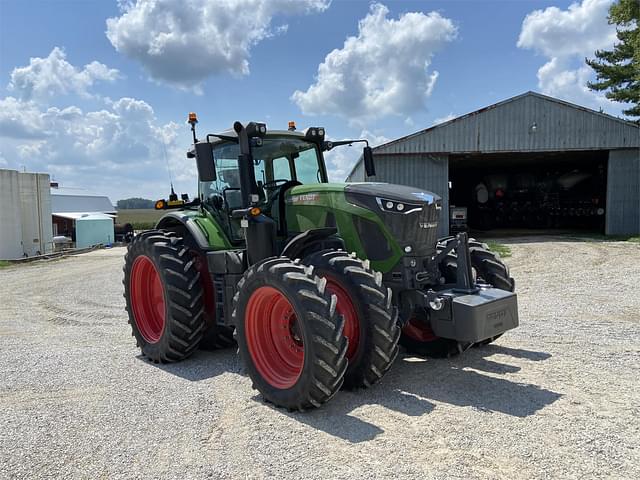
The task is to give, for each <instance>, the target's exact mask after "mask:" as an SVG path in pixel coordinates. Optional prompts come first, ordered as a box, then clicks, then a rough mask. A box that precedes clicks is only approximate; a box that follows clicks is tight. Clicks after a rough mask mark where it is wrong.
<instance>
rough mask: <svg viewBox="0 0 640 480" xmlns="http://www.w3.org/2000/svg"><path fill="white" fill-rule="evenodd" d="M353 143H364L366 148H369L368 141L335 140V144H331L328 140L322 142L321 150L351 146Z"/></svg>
mask: <svg viewBox="0 0 640 480" xmlns="http://www.w3.org/2000/svg"><path fill="white" fill-rule="evenodd" d="M353 143H366V144H367V147H368V146H369V141H368V140H366V139H364V138H363V139H360V140H337V141H335V142H332V141H331V140H328V141H326V142H323V144H322V150H323V151H327V152H328V151H329V150H331V149H332V148H334V147H340V146H341V145H351V144H353Z"/></svg>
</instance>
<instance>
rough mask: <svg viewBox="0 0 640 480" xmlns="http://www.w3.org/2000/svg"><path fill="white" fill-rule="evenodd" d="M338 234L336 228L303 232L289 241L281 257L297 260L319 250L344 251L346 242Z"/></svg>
mask: <svg viewBox="0 0 640 480" xmlns="http://www.w3.org/2000/svg"><path fill="white" fill-rule="evenodd" d="M337 232H338V229H337V228H334V227H327V228H314V229H312V230H307V231H306V232H302V233H300V234H299V235H296V236H295V237H293V238H292V239H291V240H289V242H288V243H287V245H286V246H285V247H284V249H283V250H282V254H281V255H282V256H283V257H289V258H290V259H291V260H295V259H296V258H303V257H305V256H307V255H309V254H310V253H311V252H317V251H319V250H326V249H329V248H332V249H344V248H345V245H344V241H343V240H342V238H340V237H339V236H337V235H336V233H337Z"/></svg>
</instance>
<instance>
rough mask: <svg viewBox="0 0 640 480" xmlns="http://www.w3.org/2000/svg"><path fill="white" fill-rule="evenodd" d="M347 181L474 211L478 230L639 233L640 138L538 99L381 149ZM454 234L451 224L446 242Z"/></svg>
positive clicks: (445, 226) (445, 218) (639, 133)
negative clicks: (369, 173) (417, 193)
mask: <svg viewBox="0 0 640 480" xmlns="http://www.w3.org/2000/svg"><path fill="white" fill-rule="evenodd" d="M373 151H374V156H375V163H376V176H375V177H370V178H366V179H365V175H364V168H363V165H362V159H361V160H360V162H358V163H357V164H356V166H355V167H354V168H353V170H352V172H351V174H350V175H349V177H348V179H347V180H348V181H364V180H366V181H378V182H388V183H396V184H403V185H411V186H415V187H418V188H421V189H424V190H429V191H432V192H434V193H436V194H438V195H440V196H441V197H442V203H443V211H444V212H449V207H450V206H454V205H455V206H456V207H466V208H467V211H468V222H469V225H470V226H471V227H472V228H475V229H479V230H490V229H493V228H512V227H522V228H527V229H532V228H535V229H540V230H547V229H583V230H588V231H592V232H602V233H606V234H607V235H625V234H638V233H640V128H639V127H638V125H635V124H633V123H630V122H626V121H624V120H621V119H619V118H616V117H612V116H610V115H606V114H604V113H600V112H596V111H594V110H590V109H587V108H584V107H581V106H578V105H574V104H571V103H568V102H564V101H561V100H558V99H555V98H552V97H548V96H545V95H541V94H539V93H535V92H527V93H525V94H523V95H519V96H517V97H513V98H510V99H508V100H505V101H502V102H500V103H496V104H495V105H491V106H489V107H486V108H482V109H480V110H477V111H475V112H472V113H469V114H467V115H464V116H462V117H458V118H455V119H453V120H450V121H448V122H445V123H442V124H439V125H436V126H433V127H431V128H428V129H426V130H422V131H420V132H417V133H414V134H412V135H408V136H406V137H403V138H400V139H397V140H394V141H391V142H389V143H386V144H384V145H380V146H378V147H376V148H374V150H373ZM448 231H449V215H446V214H445V215H442V221H441V225H440V233H441V234H442V235H445V234H447V233H448Z"/></svg>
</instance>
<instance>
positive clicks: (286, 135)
mask: <svg viewBox="0 0 640 480" xmlns="http://www.w3.org/2000/svg"><path fill="white" fill-rule="evenodd" d="M229 136H231V132H225V133H224V134H220V137H217V136H215V135H211V136H209V138H210V139H211V155H210V156H209V152H208V150H206V151H205V155H207V159H206V161H207V162H210V163H211V164H212V165H213V168H214V169H215V175H211V177H213V178H211V177H209V178H200V181H199V197H200V202H201V204H202V205H203V207H204V208H205V209H207V210H208V211H209V212H210V213H211V215H213V216H214V217H215V218H217V219H218V220H220V221H221V223H222V225H224V228H225V230H226V232H225V233H227V235H228V236H229V238H230V240H231V241H232V242H234V243H241V242H243V241H244V235H243V232H242V228H241V218H239V216H238V215H235V216H234V213H233V212H234V211H237V210H240V209H242V208H243V207H245V206H246V204H245V201H244V198H243V192H242V187H241V169H240V165H239V163H238V157H239V156H240V145H239V144H238V143H237V141H236V142H233V141H229V139H227V137H229ZM236 138H237V137H236ZM257 143H259V144H257V145H255V146H254V147H253V148H252V157H253V158H252V161H251V165H252V167H253V169H252V170H253V171H252V172H251V173H252V174H253V175H252V177H253V178H252V179H251V185H250V189H251V191H252V192H253V193H252V194H251V195H252V196H253V198H252V201H251V205H252V206H253V207H254V208H259V209H260V211H261V212H262V213H264V214H265V215H267V216H269V217H271V218H273V219H274V221H276V222H279V220H280V217H281V215H282V214H283V212H282V208H281V204H280V203H281V202H280V199H281V198H282V199H284V194H285V193H286V191H287V190H288V189H289V188H291V187H293V186H296V185H303V184H304V185H308V184H314V183H327V172H326V168H325V165H324V160H323V158H322V152H321V150H320V144H319V142H318V141H314V140H312V139H310V138H309V137H308V136H305V135H303V134H302V133H298V132H291V131H272V132H269V133H268V134H267V135H265V137H264V138H262V139H261V141H260V142H257Z"/></svg>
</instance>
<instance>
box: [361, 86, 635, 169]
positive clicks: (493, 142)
mask: <svg viewBox="0 0 640 480" xmlns="http://www.w3.org/2000/svg"><path fill="white" fill-rule="evenodd" d="M621 148H640V128H639V127H638V125H636V124H634V123H631V122H627V121H625V120H622V119H620V118H616V117H613V116H611V115H607V114H605V113H602V112H597V111H595V110H591V109H588V108H585V107H582V106H580V105H575V104H572V103H569V102H565V101H563V100H559V99H557V98H553V97H548V96H546V95H542V94H540V93H536V92H526V93H524V94H522V95H518V96H516V97H512V98H509V99H507V100H504V101H502V102H499V103H496V104H493V105H490V106H488V107H485V108H481V109H480V110H476V111H475V112H472V113H468V114H466V115H463V116H461V117H458V118H454V119H453V120H449V121H448V122H444V123H441V124H438V125H435V126H433V127H430V128H427V129H425V130H421V131H419V132H416V133H413V134H411V135H408V136H405V137H402V138H399V139H397V140H393V141H391V142H388V143H385V144H383V145H380V146H378V147H375V148H374V149H373V150H374V153H376V154H394V155H403V154H415V153H489V152H527V151H530V152H531V151H541V152H544V151H563V150H614V149H621ZM353 170H355V166H354V169H353ZM353 170H352V172H353Z"/></svg>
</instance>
